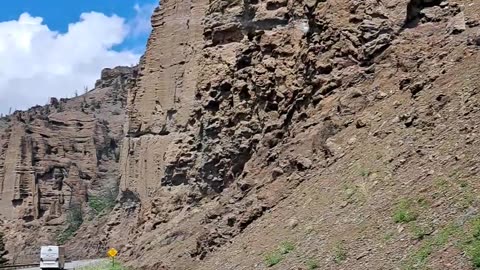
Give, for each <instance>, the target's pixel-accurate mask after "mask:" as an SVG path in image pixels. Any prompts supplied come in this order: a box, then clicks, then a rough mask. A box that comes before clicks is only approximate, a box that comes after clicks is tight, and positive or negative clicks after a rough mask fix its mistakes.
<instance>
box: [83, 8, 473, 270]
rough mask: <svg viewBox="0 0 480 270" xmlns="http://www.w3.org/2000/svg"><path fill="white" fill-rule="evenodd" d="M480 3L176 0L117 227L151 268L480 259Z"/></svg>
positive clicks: (165, 15) (145, 79)
mask: <svg viewBox="0 0 480 270" xmlns="http://www.w3.org/2000/svg"><path fill="white" fill-rule="evenodd" d="M479 10H480V9H479V3H477V2H476V1H472V0H458V1H434V0H431V1H427V0H418V1H416V0H412V1H407V0H402V1H393V0H392V1H390V0H383V1H376V0H372V1H354V0H332V1H330V0H327V1H318V0H304V1H288V0H260V1H259V0H244V1H239V0H231V1H223V0H217V1H206V0H197V1H179V0H170V1H163V2H162V5H161V7H160V8H158V9H157V10H156V11H155V13H154V15H153V17H152V25H153V31H152V34H151V36H150V39H149V42H148V48H147V51H146V53H145V55H144V57H143V58H142V61H141V63H140V68H139V78H138V80H137V84H136V86H135V87H134V88H133V89H132V90H131V91H130V92H129V95H128V126H127V134H126V138H125V140H124V142H123V144H122V151H121V155H120V156H121V157H120V159H121V190H122V194H121V196H120V204H119V205H118V207H117V208H116V209H115V211H114V213H113V216H112V217H111V218H110V222H109V223H108V224H107V225H106V226H105V227H102V229H101V231H102V232H105V233H106V235H107V236H106V238H105V239H111V240H110V244H111V245H116V246H118V247H119V248H120V249H121V254H122V255H123V256H124V257H123V258H124V259H126V260H128V261H130V262H131V265H132V266H133V265H135V266H137V267H138V268H141V269H263V268H265V267H267V266H272V267H273V268H276V269H297V268H298V269H306V268H307V267H313V266H311V265H316V267H319V269H396V268H400V267H402V266H411V267H424V266H429V267H433V269H446V268H448V269H467V268H468V267H471V263H470V262H469V259H471V260H473V258H474V257H475V254H472V252H471V250H470V251H469V249H468V248H464V246H462V245H456V244H455V243H463V242H462V241H463V240H461V239H460V238H461V237H460V236H459V235H460V234H461V233H458V232H457V231H456V230H457V229H458V231H462V230H463V231H462V232H463V233H464V234H465V235H469V234H471V233H472V232H471V231H469V228H470V227H471V226H470V225H468V224H471V222H473V221H472V220H475V217H476V211H477V210H476V208H475V206H477V203H478V198H477V196H476V195H475V192H474V191H475V190H476V186H477V183H476V182H475V180H474V175H475V174H476V173H477V172H478V170H479V167H478V166H477V165H475V164H477V163H478V144H479V141H478V139H477V137H476V133H477V132H478V124H479V122H478V119H480V118H479V117H478V113H479V112H478V110H477V109H478V97H477V96H478V93H477V92H478V90H479V74H480V73H479V70H478V64H477V63H478V60H479V47H478V46H479V45H478V38H479V37H478V35H479V33H478V31H479V27H478V26H479V24H480V21H479V20H480V17H479V14H480V12H479ZM467 198H470V199H467ZM465 200H466V201H465ZM450 226H455V228H456V229H455V230H452V231H450V230H449V228H450ZM97 230H98V228H97ZM453 231H455V233H454V232H453ZM96 232H97V231H96ZM125 232H128V233H125ZM445 234H447V235H448V236H445ZM87 235H88V234H87ZM441 237H443V238H442V239H444V240H442V241H440V243H439V242H438V241H437V240H438V238H441ZM285 242H287V243H289V244H288V246H289V248H288V250H287V251H285V245H284V244H285ZM282 243H283V244H282ZM282 247H283V248H282ZM277 248H280V251H278V249H277ZM282 250H283V251H282ZM292 250H294V251H292ZM425 250H427V251H425ZM422 252H423V253H422ZM290 253H293V254H290ZM307 264H310V266H307ZM295 267H297V268H295ZM310 269H314V268H310Z"/></svg>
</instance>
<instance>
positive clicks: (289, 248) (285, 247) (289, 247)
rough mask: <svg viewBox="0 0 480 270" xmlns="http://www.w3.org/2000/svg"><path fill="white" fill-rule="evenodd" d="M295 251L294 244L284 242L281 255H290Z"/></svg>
mask: <svg viewBox="0 0 480 270" xmlns="http://www.w3.org/2000/svg"><path fill="white" fill-rule="evenodd" d="M294 250H295V245H293V243H292V242H283V243H282V245H281V246H280V254H283V255H285V254H288V253H290V252H292V251H294Z"/></svg>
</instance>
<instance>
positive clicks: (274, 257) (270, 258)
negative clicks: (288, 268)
mask: <svg viewBox="0 0 480 270" xmlns="http://www.w3.org/2000/svg"><path fill="white" fill-rule="evenodd" d="M282 260H283V256H282V254H280V253H279V252H278V251H274V252H272V253H270V254H268V255H267V256H265V264H266V265H267V267H272V266H274V265H277V264H279V263H280V262H281V261H282Z"/></svg>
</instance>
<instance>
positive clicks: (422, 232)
mask: <svg viewBox="0 0 480 270" xmlns="http://www.w3.org/2000/svg"><path fill="white" fill-rule="evenodd" d="M411 232H412V238H413V239H415V240H422V239H423V238H425V237H426V236H428V235H429V234H430V233H431V230H430V229H429V228H427V227H425V226H421V225H420V226H419V225H417V224H413V225H412V227H411Z"/></svg>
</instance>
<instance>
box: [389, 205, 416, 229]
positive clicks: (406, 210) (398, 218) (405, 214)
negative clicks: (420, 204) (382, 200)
mask: <svg viewBox="0 0 480 270" xmlns="http://www.w3.org/2000/svg"><path fill="white" fill-rule="evenodd" d="M417 216H418V215H417V213H416V212H415V211H414V210H413V209H412V205H411V203H410V202H409V201H406V200H402V201H401V202H400V203H399V204H398V205H397V208H396V209H395V211H394V212H393V221H394V222H395V223H409V222H411V221H414V220H416V219H417Z"/></svg>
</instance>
